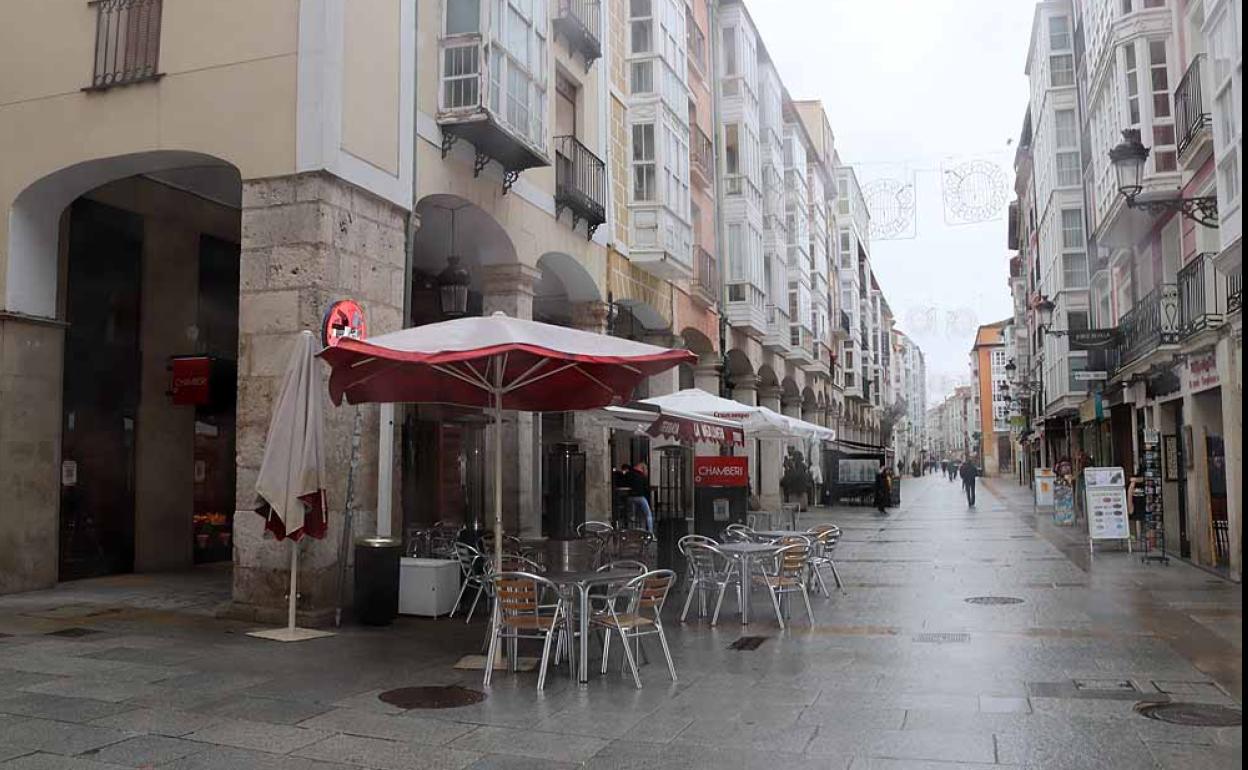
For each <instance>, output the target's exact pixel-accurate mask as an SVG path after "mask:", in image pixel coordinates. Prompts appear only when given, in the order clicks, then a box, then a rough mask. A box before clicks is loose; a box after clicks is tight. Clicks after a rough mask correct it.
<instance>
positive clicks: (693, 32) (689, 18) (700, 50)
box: [685, 7, 706, 72]
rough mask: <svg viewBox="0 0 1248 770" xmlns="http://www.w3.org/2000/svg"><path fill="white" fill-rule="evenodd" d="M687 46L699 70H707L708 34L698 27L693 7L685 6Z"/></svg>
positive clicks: (690, 56)
mask: <svg viewBox="0 0 1248 770" xmlns="http://www.w3.org/2000/svg"><path fill="white" fill-rule="evenodd" d="M685 46H686V47H687V48H688V49H689V59H690V60H691V61H692V62H693V64H694V67H696V68H697V70H698V71H699V72H706V35H704V34H702V29H701V28H700V27H698V22H697V19H695V18H694V15H693V9H692V8H688V7H686V8H685Z"/></svg>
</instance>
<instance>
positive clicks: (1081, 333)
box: [1066, 329, 1119, 350]
mask: <svg viewBox="0 0 1248 770" xmlns="http://www.w3.org/2000/svg"><path fill="white" fill-rule="evenodd" d="M1066 334H1067V336H1068V338H1069V340H1070V349H1071V350H1106V349H1108V348H1116V347H1118V339H1119V337H1118V330H1117V329H1071V330H1070V331H1069V332H1067V333H1066Z"/></svg>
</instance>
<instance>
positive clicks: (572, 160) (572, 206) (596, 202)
mask: <svg viewBox="0 0 1248 770" xmlns="http://www.w3.org/2000/svg"><path fill="white" fill-rule="evenodd" d="M564 209H568V210H569V211H571V212H572V229H576V225H577V224H578V222H579V221H580V220H582V219H583V220H585V229H586V234H587V236H588V237H589V238H593V237H594V231H595V230H597V229H598V225H601V224H602V223H603V222H606V221H607V166H606V164H605V163H603V162H602V159H601V158H599V157H598V156H597V155H595V154H593V153H592V152H590V151H589V148H587V147H586V146H585V145H583V144H581V143H580V142H579V141H578V140H577V138H576V137H575V136H556V137H555V218H556V219H558V218H559V215H560V214H562V213H563V210H564Z"/></svg>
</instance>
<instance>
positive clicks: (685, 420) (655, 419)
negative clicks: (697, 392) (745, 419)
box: [590, 404, 745, 446]
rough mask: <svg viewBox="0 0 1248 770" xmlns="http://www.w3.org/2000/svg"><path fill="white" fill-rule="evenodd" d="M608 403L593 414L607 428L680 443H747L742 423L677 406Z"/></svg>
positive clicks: (739, 444)
mask: <svg viewBox="0 0 1248 770" xmlns="http://www.w3.org/2000/svg"><path fill="white" fill-rule="evenodd" d="M640 406H642V407H644V408H638V407H637V406H608V407H604V408H602V409H598V410H596V411H594V412H591V413H590V414H591V416H592V417H593V418H594V419H595V420H597V421H598V422H600V423H602V424H604V425H605V426H606V427H608V428H614V429H616V430H633V431H639V432H643V433H645V434H647V435H649V436H652V437H654V438H668V439H672V440H673V441H677V442H679V443H681V444H733V445H735V446H741V445H744V444H745V431H744V430H743V429H742V427H741V423H739V422H736V421H734V420H725V419H722V418H719V417H712V416H709V415H703V414H694V413H691V412H682V411H680V410H678V409H670V408H669V409H660V408H657V407H654V406H652V405H650V404H642V405H640Z"/></svg>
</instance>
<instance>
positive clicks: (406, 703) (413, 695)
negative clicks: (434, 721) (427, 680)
mask: <svg viewBox="0 0 1248 770" xmlns="http://www.w3.org/2000/svg"><path fill="white" fill-rule="evenodd" d="M377 697H378V698H379V699H380V700H381V702H382V703H389V704H390V705H391V706H397V707H399V708H401V709H453V708H459V707H460V706H471V705H472V704H474V703H480V702H481V701H483V700H485V693H483V692H481V691H480V690H469V689H468V688H467V687H460V686H459V685H448V686H445V687H400V688H399V689H397V690H386V691H385V692H383V693H382V694H381V695H378V696H377Z"/></svg>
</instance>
